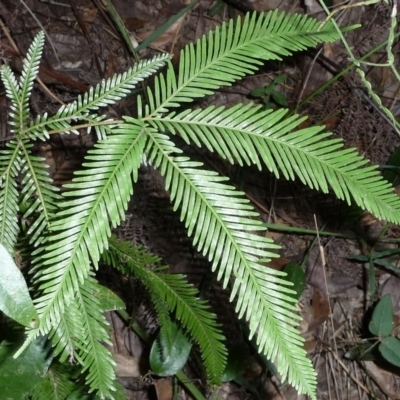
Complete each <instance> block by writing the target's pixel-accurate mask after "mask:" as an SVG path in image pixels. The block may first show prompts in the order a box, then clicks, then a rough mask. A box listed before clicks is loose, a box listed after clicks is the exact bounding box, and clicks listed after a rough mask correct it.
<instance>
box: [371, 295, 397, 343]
mask: <svg viewBox="0 0 400 400" xmlns="http://www.w3.org/2000/svg"><path fill="white" fill-rule="evenodd" d="M369 330H370V332H371V333H372V334H373V335H376V336H380V337H384V336H389V335H390V334H391V332H392V330H393V306H392V299H391V297H390V295H389V294H387V295H385V296H383V297H382V298H381V299H380V301H379V302H378V304H377V305H376V306H375V309H374V312H373V313H372V318H371V321H370V323H369Z"/></svg>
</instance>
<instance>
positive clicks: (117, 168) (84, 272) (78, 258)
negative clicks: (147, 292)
mask: <svg viewBox="0 0 400 400" xmlns="http://www.w3.org/2000/svg"><path fill="white" fill-rule="evenodd" d="M145 140H146V138H145V136H144V135H143V134H142V125H141V124H140V123H137V124H136V125H135V124H134V123H133V122H132V123H131V124H130V125H129V126H128V125H124V126H121V127H119V128H116V129H115V131H114V133H113V134H112V135H110V137H109V138H108V139H107V140H104V141H100V142H98V143H97V144H96V145H95V149H93V150H90V151H89V152H88V154H87V155H86V160H87V162H85V163H84V164H83V166H84V167H86V169H85V170H83V171H77V172H76V173H75V175H76V177H75V178H74V179H73V182H72V183H70V184H68V185H65V187H66V188H68V189H70V191H68V192H66V193H64V194H63V196H64V197H65V198H66V199H67V198H72V200H65V201H64V202H62V203H61V204H60V210H61V211H59V212H58V213H57V214H56V216H55V220H54V221H53V222H52V223H51V228H50V229H51V233H52V235H51V241H50V240H49V241H48V242H47V243H46V245H45V246H42V247H41V248H40V249H39V251H38V252H37V253H38V254H37V257H36V263H37V266H36V267H35V268H36V275H35V280H36V282H37V283H38V284H39V285H40V286H39V290H40V291H41V292H42V296H41V297H40V298H38V299H36V300H35V303H36V304H37V310H38V314H39V318H40V322H41V327H40V331H41V332H42V333H48V332H49V331H50V330H51V328H52V327H53V326H55V325H57V324H58V320H59V318H60V314H62V313H63V312H64V311H65V308H66V305H67V304H68V303H69V302H70V301H71V299H72V298H73V296H74V293H75V292H76V291H77V290H78V284H82V283H83V282H84V281H85V279H86V278H87V276H88V273H89V269H90V265H91V263H92V264H93V265H94V266H95V267H97V264H98V261H99V258H100V254H101V253H102V252H103V250H104V249H105V248H106V247H107V242H108V238H109V236H110V235H111V230H110V225H111V226H113V227H116V226H117V225H118V224H119V223H120V221H121V219H123V218H124V216H125V210H126V208H127V204H128V201H129V199H130V197H131V195H132V193H133V181H136V179H137V175H138V169H139V166H140V163H141V160H142V152H143V146H144V145H145ZM132 177H133V179H132ZM37 332H38V331H37ZM34 334H35V332H32V333H31V334H30V336H31V337H32V336H34Z"/></svg>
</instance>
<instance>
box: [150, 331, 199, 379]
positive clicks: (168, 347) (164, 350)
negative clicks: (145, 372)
mask: <svg viewBox="0 0 400 400" xmlns="http://www.w3.org/2000/svg"><path fill="white" fill-rule="evenodd" d="M169 325H170V326H169V327H168V329H163V328H162V329H161V330H160V333H159V335H158V337H157V339H156V340H155V341H154V343H153V346H152V348H151V351H150V367H151V369H152V371H153V372H154V373H155V374H156V375H160V376H171V375H175V373H176V372H178V371H179V370H180V369H181V368H182V367H183V366H184V365H185V363H186V361H187V359H188V357H189V353H190V349H191V348H192V344H191V343H190V342H189V340H188V339H187V338H186V336H185V335H184V334H183V332H182V331H180V330H179V329H178V327H177V326H176V325H175V324H174V323H170V324H169ZM167 336H169V337H167Z"/></svg>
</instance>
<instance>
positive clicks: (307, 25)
mask: <svg viewBox="0 0 400 400" xmlns="http://www.w3.org/2000/svg"><path fill="white" fill-rule="evenodd" d="M338 38H339V36H338V33H337V32H336V30H335V28H334V26H333V24H332V23H331V22H328V23H326V24H325V25H323V26H321V22H319V21H318V20H316V19H312V18H310V17H308V16H306V15H300V14H294V15H293V14H286V13H281V12H279V11H278V10H276V11H274V12H269V13H266V14H259V13H256V12H254V13H252V14H246V16H245V18H244V20H243V21H242V20H241V18H240V17H238V19H237V20H236V22H234V21H233V20H231V21H230V22H229V24H228V25H227V24H225V23H223V24H222V26H221V27H217V28H216V29H215V31H211V32H210V33H209V34H208V35H204V36H203V37H202V38H201V39H199V40H198V41H197V43H196V45H193V44H189V45H187V46H186V47H185V48H184V49H183V50H182V51H181V53H180V61H179V74H178V78H176V77H175V73H174V70H173V66H172V64H171V63H169V67H168V70H167V72H166V76H164V75H163V74H160V75H159V77H156V80H155V85H154V90H150V89H148V90H147V97H148V99H149V103H148V105H146V106H145V108H144V110H143V108H142V105H141V102H139V117H142V116H148V115H149V114H152V115H158V114H160V113H162V112H165V111H167V110H168V109H170V108H171V107H177V106H178V105H182V103H186V102H191V101H193V99H195V98H198V97H203V96H205V95H210V94H213V91H214V90H215V89H218V88H219V87H221V86H230V85H231V84H232V82H234V81H237V80H239V79H240V78H242V77H243V76H245V75H246V74H251V73H253V72H254V71H255V70H257V69H258V68H259V66H260V65H262V61H260V60H280V59H281V56H288V55H291V54H292V52H293V51H298V50H304V49H306V48H307V47H314V46H315V45H317V44H318V43H321V42H330V41H334V40H336V39H338Z"/></svg>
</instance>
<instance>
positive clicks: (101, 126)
mask: <svg viewBox="0 0 400 400" xmlns="http://www.w3.org/2000/svg"><path fill="white" fill-rule="evenodd" d="M170 58H171V56H170V55H169V54H163V55H160V56H156V57H154V58H153V59H151V60H143V61H140V62H139V63H137V64H135V65H134V66H133V67H131V68H130V69H129V70H128V71H126V72H124V73H122V74H115V75H114V76H112V77H111V78H109V79H105V80H103V81H102V82H100V83H99V84H98V85H96V86H94V87H91V88H90V89H89V91H88V92H87V93H84V94H83V95H79V96H78V98H77V99H76V100H75V101H74V102H72V103H68V104H66V105H63V106H61V107H60V108H59V109H58V111H57V113H56V114H55V115H54V116H52V117H47V115H45V116H42V117H40V116H38V117H37V119H36V120H35V121H33V122H31V124H30V126H29V129H28V130H27V135H30V136H35V135H40V134H43V132H44V133H45V134H47V135H48V132H49V130H53V131H57V132H62V133H64V134H65V133H75V134H79V131H78V130H77V129H76V127H72V126H71V122H72V121H76V120H84V121H86V122H87V124H88V127H89V128H88V131H89V132H90V127H91V126H94V127H95V130H96V133H97V136H98V139H105V137H106V134H107V132H108V131H107V126H108V125H113V124H115V122H114V123H113V120H105V116H104V115H100V116H94V115H93V114H92V113H93V111H97V110H98V109H99V108H101V107H107V106H109V105H112V104H115V103H116V102H117V101H119V100H121V99H122V98H124V97H126V96H128V95H129V94H131V93H132V90H133V89H134V88H135V87H136V85H137V84H138V83H139V82H141V81H143V80H144V79H145V78H147V77H149V76H150V75H152V74H154V73H155V72H156V71H157V70H158V69H159V68H161V67H162V66H163V65H164V64H165V63H166V61H167V60H169V59H170Z"/></svg>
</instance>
